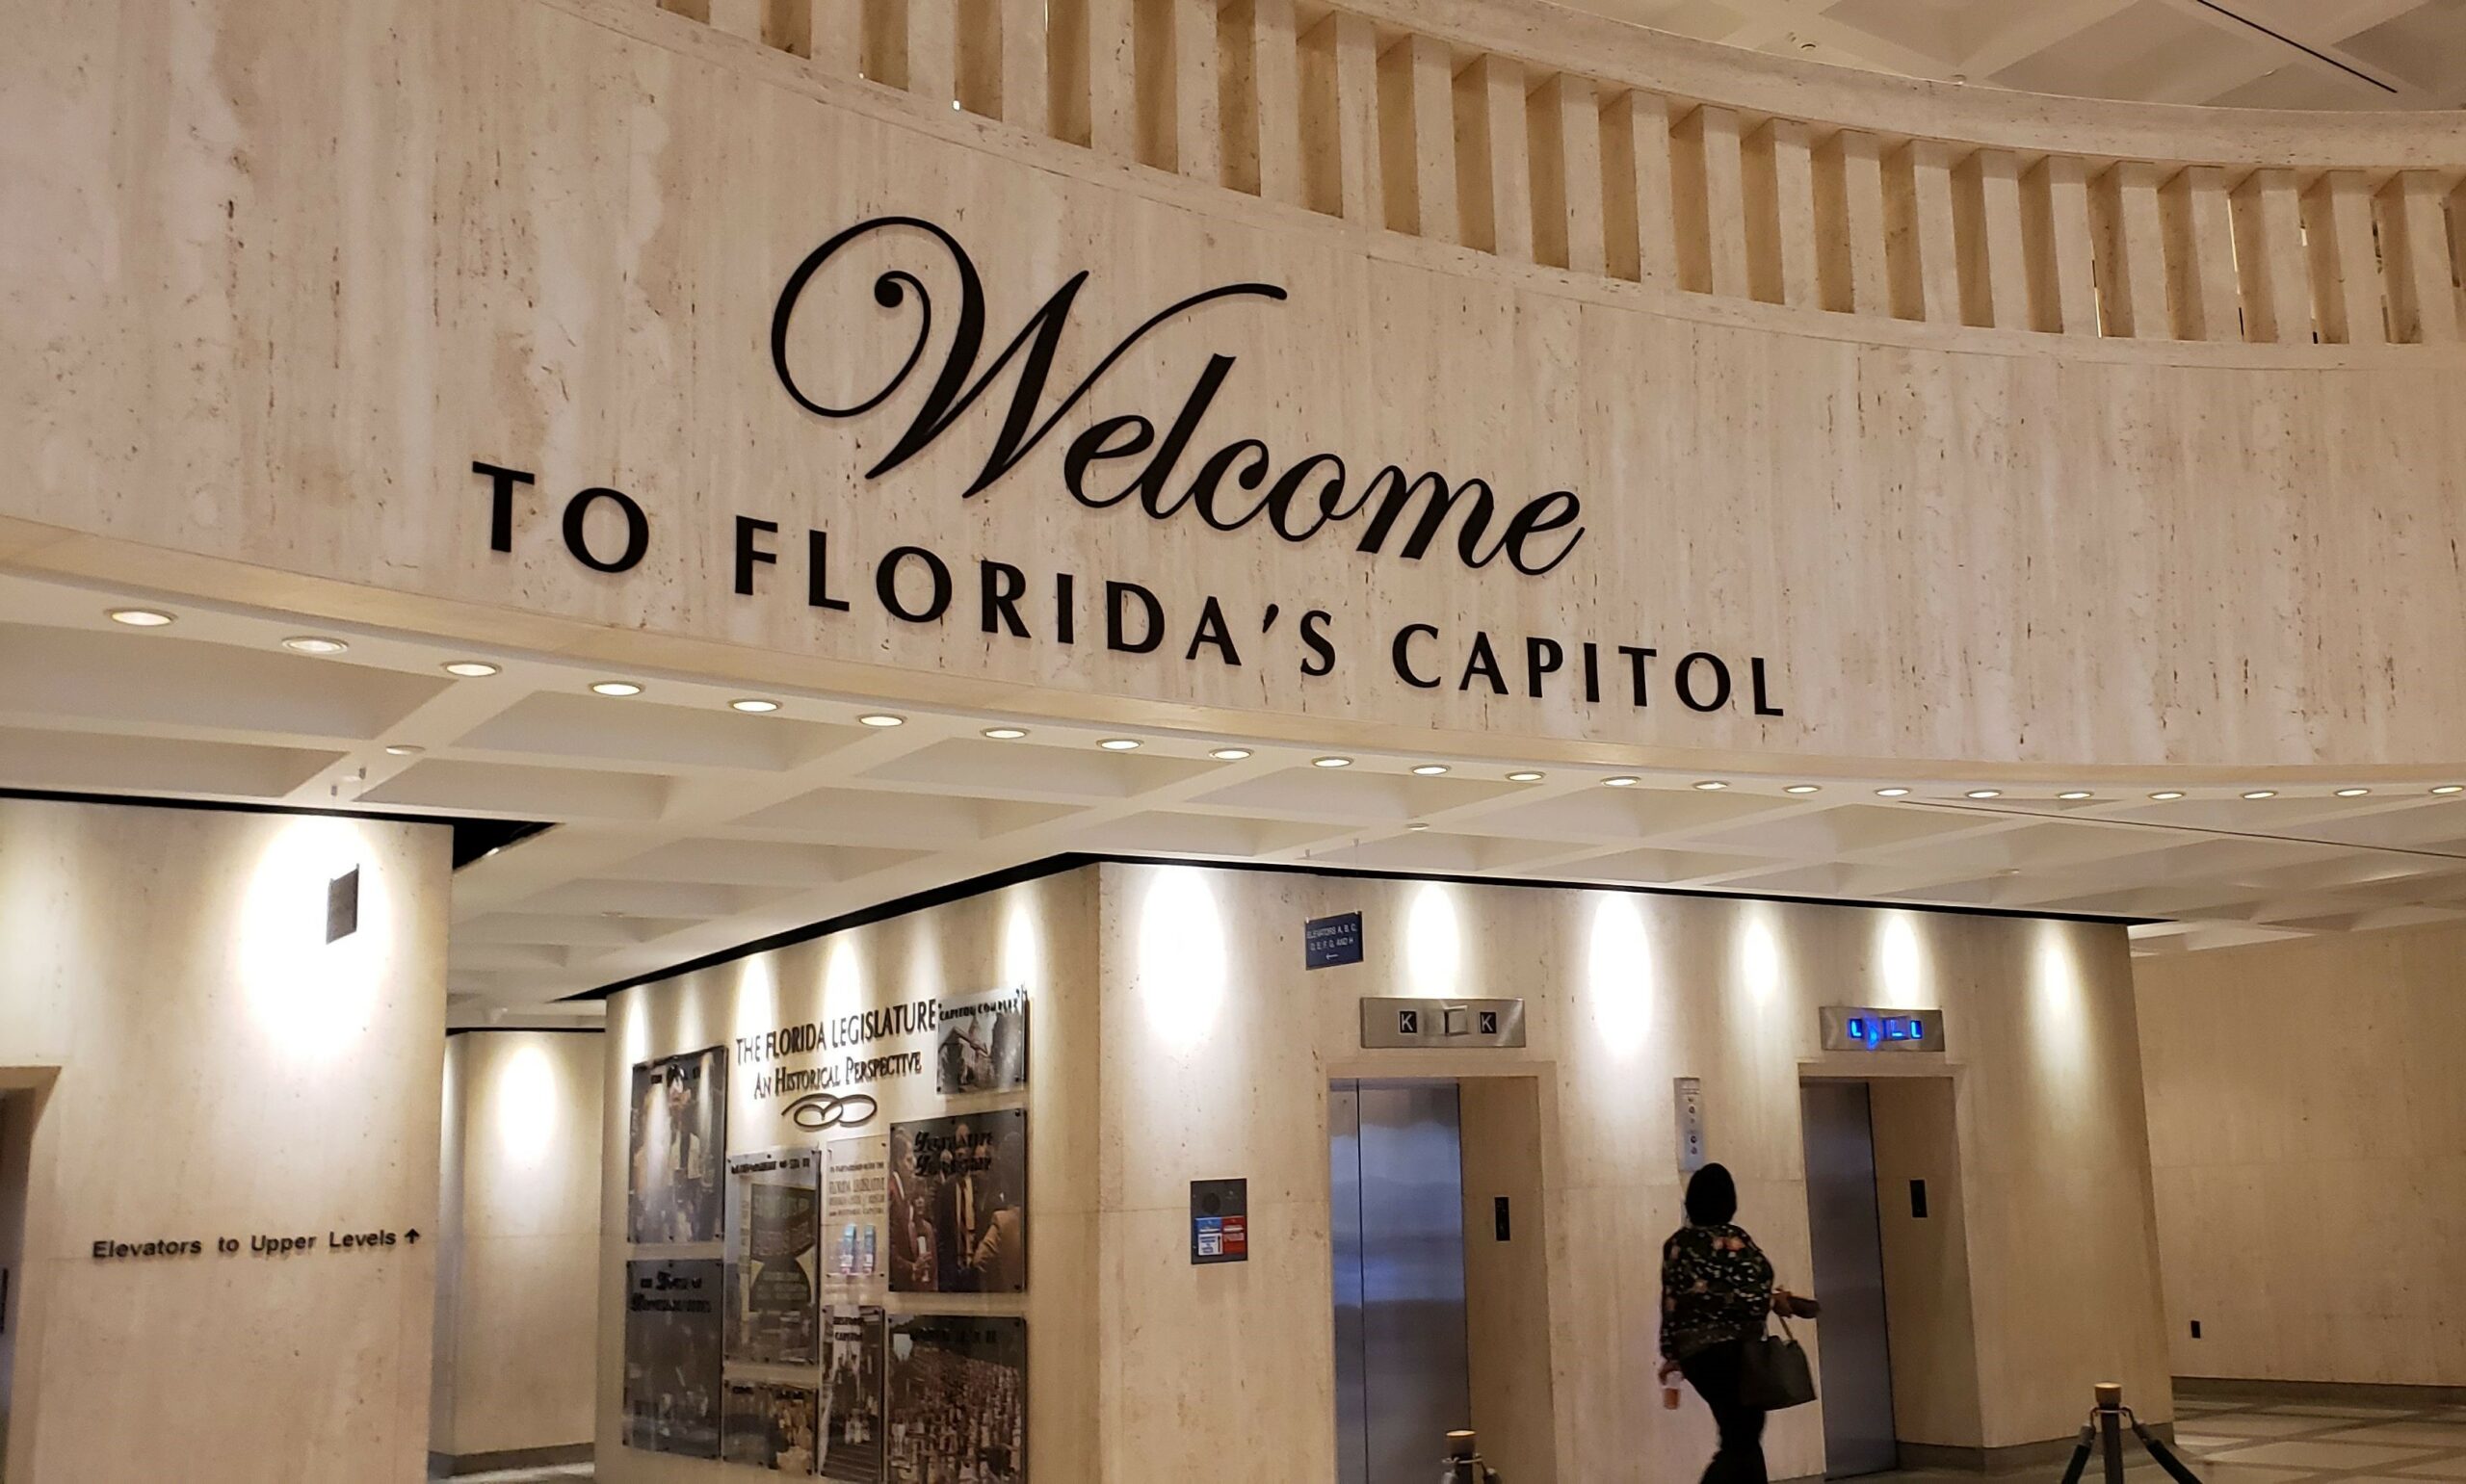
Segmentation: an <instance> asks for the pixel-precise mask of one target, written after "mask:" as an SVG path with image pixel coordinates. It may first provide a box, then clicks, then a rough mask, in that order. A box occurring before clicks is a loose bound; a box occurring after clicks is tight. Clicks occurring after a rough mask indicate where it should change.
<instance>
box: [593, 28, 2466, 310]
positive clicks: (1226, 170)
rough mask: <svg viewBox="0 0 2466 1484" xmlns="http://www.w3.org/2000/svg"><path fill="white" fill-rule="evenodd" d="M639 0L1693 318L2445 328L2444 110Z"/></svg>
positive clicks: (2455, 228) (1275, 197)
mask: <svg viewBox="0 0 2466 1484" xmlns="http://www.w3.org/2000/svg"><path fill="white" fill-rule="evenodd" d="M632 3H635V4H639V5H642V6H644V7H645V8H647V7H648V6H649V5H650V3H651V0H632ZM659 9H662V10H665V11H669V12H672V13H677V14H680V15H684V16H687V17H690V18H692V19H695V20H699V21H703V22H706V23H707V24H709V25H711V26H713V27H715V28H718V29H720V30H722V31H725V32H729V33H733V34H735V35H737V36H740V37H743V38H745V39H748V40H752V41H755V42H758V43H760V44H763V45H766V46H770V47H773V48H775V49H778V50H781V51H785V52H789V53H793V54H794V55H796V56H798V57H799V58H801V59H804V60H805V61H806V62H807V64H808V65H811V66H812V67H813V68H815V69H816V70H817V71H819V72H821V73H824V74H826V75H829V76H834V77H840V78H847V79H863V80H866V81H868V82H871V83H874V84H878V85H880V86H882V87H885V88H888V89H892V90H895V91H899V92H901V93H903V94H905V96H906V98H908V99H909V100H910V101H912V102H913V103H914V104H915V105H916V106H918V107H919V108H921V109H925V110H929V111H941V110H958V111H960V112H963V113H966V114H971V115H977V116H981V117H986V118H993V119H998V120H1001V121H1002V122H1005V123H1008V124H1011V125H1014V126H1016V127H1019V128H1022V129H1026V130H1028V131H1031V132H1033V133H1037V134H1043V135H1047V136H1050V137H1051V138H1054V139H1058V140H1062V141H1064V142H1066V143H1073V144H1078V145H1083V146H1086V147H1088V148H1089V149H1092V150H1094V151H1095V152H1097V153H1098V154H1100V155H1105V156H1110V157H1113V158H1115V159H1120V160H1125V161H1133V162H1137V163H1138V164H1140V165H1143V166H1147V167H1150V168H1153V169H1160V170H1166V171H1171V172H1174V173H1176V174H1179V175H1183V176H1187V177H1191V178H1193V179H1195V180H1199V181H1203V182H1207V183H1210V184H1214V185H1218V186H1220V187H1222V188H1224V189H1227V190H1230V191H1238V192H1243V193H1246V194H1248V195H1255V196H1258V197H1261V198H1263V199H1266V200H1269V201H1274V202H1281V203H1286V204H1289V205H1293V206H1299V207H1303V208H1307V209H1308V210H1311V211H1315V212H1318V213H1321V214H1324V215H1325V216H1328V217H1333V218H1340V219H1342V220H1344V221H1350V222H1355V223H1359V224H1361V225H1364V226H1368V227H1375V228H1383V229H1385V230H1388V231H1393V232H1402V233H1405V234H1407V235H1410V236H1414V237H1419V238H1423V239H1426V240H1429V241H1431V242H1435V243H1442V244H1449V245H1454V246H1459V247H1468V248H1472V249H1475V250H1478V251H1481V252H1485V253H1492V254H1495V255H1497V256H1498V257H1501V258H1505V259H1509V260H1513V261H1518V262H1533V263H1538V264H1542V265H1545V266H1548V267H1554V268H1561V269H1565V270H1568V271H1570V272H1573V273H1586V274H1596V275H1601V276H1605V277H1609V278H1613V279H1623V280H1628V281H1633V282H1640V283H1644V284H1649V285H1657V286H1660V287H1663V288H1666V289H1670V290H1677V291H1684V292H1686V293H1691V294H1697V295H1705V296H1710V297H1712V298H1715V299H1731V300H1745V301H1752V302H1760V303H1767V304H1776V305H1785V306H1791V307H1795V308H1801V309H1807V310H1815V311H1823V312H1829V313H1834V314H1849V315H1858V316H1866V317H1874V318H1889V319H1893V320H1900V321H1905V322H1913V323H1921V324H1927V325H1955V326H1967V327H1972V328H1983V329H1997V330H2017V331H2026V332H2035V333H2041V334H2056V335H2074V336H2095V337H2103V338H2107V339H2117V340H2141V341H2171V342H2234V343H2246V344H2257V345H2273V346H2311V345H2332V346H2364V345H2374V346H2377V345H2385V344H2399V345H2418V344H2421V345H2453V344H2455V343H2457V342H2458V341H2459V339H2460V336H2461V324H2462V323H2466V308H2462V307H2461V293H2460V282H2461V279H2466V267H2461V264H2466V194H2461V185H2460V181H2461V174H2466V118H2461V117H2458V116H2456V115H2402V114H2295V113H2270V112H2255V111H2242V110H2216V109H2192V108H2177V107H2162V106H2146V105H2135V104H2122V103H2113V102H2105V101H2094V100H2086V99H2073V98H2055V97H2044V96H2038V95H2033V94H2024V93H2014V92H2007V91H1999V90H1993V89H1981V88H1970V87H1963V86H1959V85H1949V84H1941V83H1933V82H1927V81H1921V80H1915V79H1906V78H1899V77H1892V76H1885V75H1880V74H1870V73H1864V72H1857V71H1850V70H1846V69H1842V68H1838V67H1831V66H1824V65H1810V64H1804V63H1799V62H1796V61H1793V60H1790V59H1786V58H1773V57H1769V56H1764V55H1761V54H1755V53H1746V52H1741V51H1737V50H1734V49H1732V48H1727V47H1722V46H1718V45H1712V44H1708V43H1704V42H1698V41H1691V40H1687V39H1681V38H1677V37H1671V36H1666V35H1663V34H1660V33H1656V32H1651V31H1646V30H1642V29H1640V28H1638V27H1635V26H1631V25H1627V24H1625V23H1622V22H1618V21H1613V20H1610V19H1607V18H1605V17H1601V16H1596V15H1591V14H1587V13H1579V12H1573V11H1567V10H1561V9H1559V8H1557V7H1554V6H1550V5H1546V4H1538V3H1534V0H1359V3H1357V4H1352V5H1349V6H1348V7H1346V8H1344V9H1341V10H1336V9H1328V8H1325V7H1321V6H1316V5H1312V4H1309V3H1307V0H1304V3H1301V4H1296V3H1295V0H1230V3H1227V4H1223V5H1221V6H1220V5H1219V4H1217V3H1216V0H1052V3H1050V4H1048V3H1047V0H661V3H660V5H659Z"/></svg>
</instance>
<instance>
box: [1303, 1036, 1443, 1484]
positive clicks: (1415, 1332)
mask: <svg viewBox="0 0 2466 1484" xmlns="http://www.w3.org/2000/svg"><path fill="white" fill-rule="evenodd" d="M1328 1105H1329V1117H1328V1125H1329V1133H1328V1152H1327V1153H1328V1166H1329V1168H1330V1171H1331V1177H1330V1181H1329V1195H1330V1197H1331V1199H1332V1201H1333V1213H1332V1217H1331V1219H1330V1221H1329V1223H1328V1231H1329V1236H1330V1237H1332V1239H1333V1245H1334V1249H1335V1304H1336V1313H1335V1334H1336V1477H1337V1479H1338V1481H1339V1484H1429V1481H1430V1479H1431V1478H1433V1477H1435V1476H1436V1475H1437V1472H1438V1466H1439V1460H1440V1458H1441V1456H1442V1455H1443V1453H1444V1452H1445V1448H1446V1441H1447V1434H1448V1433H1449V1432H1450V1431H1452V1430H1454V1429H1456V1428H1459V1427H1470V1426H1472V1425H1473V1401H1472V1382H1471V1379H1470V1378H1471V1372H1472V1366H1471V1360H1470V1357H1469V1354H1468V1351H1467V1347H1466V1341H1465V1331H1464V1162H1463V1143H1462V1135H1461V1124H1460V1121H1459V1120H1460V1110H1459V1106H1458V1103H1457V1099H1456V1084H1455V1083H1454V1082H1338V1083H1336V1084H1334V1086H1333V1087H1332V1088H1331V1089H1330V1091H1329V1095H1328Z"/></svg>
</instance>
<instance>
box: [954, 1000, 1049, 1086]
mask: <svg viewBox="0 0 2466 1484" xmlns="http://www.w3.org/2000/svg"><path fill="white" fill-rule="evenodd" d="M933 1081H934V1084H935V1086H936V1087H937V1088H938V1089H939V1090H940V1091H941V1093H942V1095H943V1096H945V1097H952V1096H956V1095H958V1094H959V1093H967V1092H1007V1091H1009V1090H1010V1089H1011V1088H1014V1087H1025V1086H1026V1085H1027V1084H1028V992H1027V991H1026V990H1023V989H1015V990H1011V991H1010V992H1009V993H1007V994H999V995H990V996H987V997H986V998H984V1000H981V1001H978V1002H976V1003H974V1004H948V1005H944V1006H943V1007H942V1024H941V1028H940V1029H939V1030H937V1031H935V1032H934V1040H933Z"/></svg>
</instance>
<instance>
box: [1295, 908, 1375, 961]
mask: <svg viewBox="0 0 2466 1484" xmlns="http://www.w3.org/2000/svg"><path fill="white" fill-rule="evenodd" d="M1359 962H1361V914H1360V913H1358V912H1347V913H1343V914H1341V915H1339V916H1336V917H1314V918H1312V919H1311V920H1310V921H1309V922H1307V923H1304V924H1301V967H1302V968H1304V969H1332V968H1334V967H1335V966H1336V965H1338V964H1357V963H1359Z"/></svg>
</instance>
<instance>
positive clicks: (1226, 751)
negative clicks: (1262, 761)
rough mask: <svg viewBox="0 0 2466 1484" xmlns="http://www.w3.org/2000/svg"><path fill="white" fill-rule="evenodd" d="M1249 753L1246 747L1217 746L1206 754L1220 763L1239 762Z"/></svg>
mask: <svg viewBox="0 0 2466 1484" xmlns="http://www.w3.org/2000/svg"><path fill="white" fill-rule="evenodd" d="M1249 755H1250V749H1249V748H1247V747H1219V748H1217V749H1216V750H1215V751H1213V752H1211V753H1209V754H1208V756H1209V757H1212V758H1214V759H1216V761H1218V762H1220V763H1239V762H1241V761H1242V760H1243V759H1244V758H1246V757H1248V756H1249Z"/></svg>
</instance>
